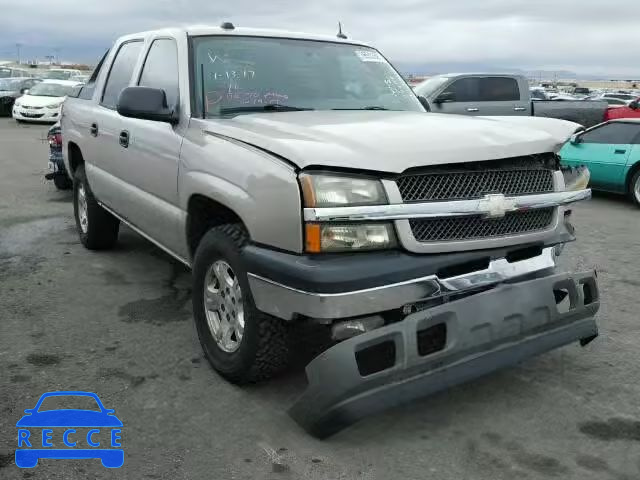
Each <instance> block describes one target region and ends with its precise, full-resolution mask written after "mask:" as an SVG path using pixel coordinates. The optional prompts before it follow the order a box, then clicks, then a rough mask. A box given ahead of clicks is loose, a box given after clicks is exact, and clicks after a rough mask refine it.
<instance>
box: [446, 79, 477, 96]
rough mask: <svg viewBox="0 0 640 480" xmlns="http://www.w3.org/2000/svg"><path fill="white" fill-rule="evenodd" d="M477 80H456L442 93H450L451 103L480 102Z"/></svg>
mask: <svg viewBox="0 0 640 480" xmlns="http://www.w3.org/2000/svg"><path fill="white" fill-rule="evenodd" d="M479 80H480V79H479V78H476V77H469V78H461V79H460V80H456V81H455V82H453V83H452V84H451V85H449V86H448V87H447V88H445V89H444V92H447V93H449V92H450V93H451V94H452V99H451V101H453V102H477V101H478V100H480V90H479V84H480V82H479Z"/></svg>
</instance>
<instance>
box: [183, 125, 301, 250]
mask: <svg viewBox="0 0 640 480" xmlns="http://www.w3.org/2000/svg"><path fill="white" fill-rule="evenodd" d="M202 140H203V138H202V137H201V138H199V141H198V143H195V142H191V141H190V139H189V138H188V137H187V138H185V142H184V144H183V149H182V154H181V165H180V168H181V172H180V175H179V180H178V182H179V183H178V192H179V198H180V206H181V208H182V209H183V210H185V211H186V210H187V209H188V204H189V199H190V198H191V197H192V196H193V195H203V196H205V197H207V198H210V199H211V200H214V201H216V202H218V203H220V204H222V205H224V206H225V207H227V208H229V209H231V210H232V211H234V212H235V213H236V214H237V215H238V216H239V217H240V218H241V219H242V221H243V222H244V224H245V227H246V228H247V230H248V232H249V235H250V236H251V240H252V241H254V242H256V243H261V244H264V245H267V246H270V247H274V248H278V249H282V250H287V251H291V252H301V251H302V247H303V241H302V210H301V199H300V191H299V187H298V183H297V177H296V172H295V171H294V169H293V168H292V167H291V166H289V165H287V164H285V163H284V162H282V161H280V160H278V159H276V158H273V157H271V156H269V154H268V153H266V152H261V151H257V150H254V149H250V148H245V147H243V146H241V145H236V144H232V143H231V142H228V141H226V140H224V139H221V138H216V137H212V136H208V135H205V136H204V142H203V141H202Z"/></svg>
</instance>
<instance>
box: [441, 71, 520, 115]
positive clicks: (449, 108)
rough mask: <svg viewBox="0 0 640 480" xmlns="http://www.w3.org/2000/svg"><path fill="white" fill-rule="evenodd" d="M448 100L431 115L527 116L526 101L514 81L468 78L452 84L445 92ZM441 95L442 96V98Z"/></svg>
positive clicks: (497, 78)
mask: <svg viewBox="0 0 640 480" xmlns="http://www.w3.org/2000/svg"><path fill="white" fill-rule="evenodd" d="M443 93H444V95H445V96H446V97H449V100H447V101H445V102H443V103H440V104H439V105H440V108H435V109H434V111H436V112H437V111H441V113H458V114H462V115H490V116H491V115H492V116H496V115H509V116H513V115H528V114H529V112H528V97H527V96H526V95H524V97H525V98H524V99H523V98H522V97H523V95H522V93H521V92H520V87H519V85H518V81H517V79H515V78H513V77H506V76H486V77H480V76H471V77H462V78H458V79H457V80H454V81H453V82H452V83H451V84H450V85H449V86H448V87H447V88H445V90H444V92H443ZM441 95H442V94H441Z"/></svg>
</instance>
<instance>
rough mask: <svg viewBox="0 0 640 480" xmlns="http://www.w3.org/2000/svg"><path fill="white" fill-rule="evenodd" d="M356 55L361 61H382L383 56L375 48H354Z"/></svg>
mask: <svg viewBox="0 0 640 480" xmlns="http://www.w3.org/2000/svg"><path fill="white" fill-rule="evenodd" d="M355 53H356V55H357V56H358V58H359V59H360V60H362V61H363V62H379V63H384V58H382V55H380V54H379V53H378V52H376V51H375V50H356V51H355Z"/></svg>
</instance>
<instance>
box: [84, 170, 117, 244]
mask: <svg viewBox="0 0 640 480" xmlns="http://www.w3.org/2000/svg"><path fill="white" fill-rule="evenodd" d="M81 187H83V188H84V192H85V198H86V203H87V220H88V221H87V229H86V232H85V231H83V229H82V227H81V225H80V218H79V211H78V192H79V190H80V188H81ZM73 215H74V217H75V219H76V228H77V229H78V235H80V241H81V242H82V245H84V246H85V247H86V248H88V249H89V250H107V249H109V248H112V247H113V246H114V245H115V243H116V241H117V240H118V231H119V230H120V220H118V219H117V218H115V217H114V216H113V215H111V214H110V213H109V212H107V211H106V210H105V209H104V208H102V207H101V206H100V205H98V202H97V201H96V199H95V197H94V196H93V193H92V192H91V188H90V187H89V182H87V176H86V174H85V171H84V165H80V166H78V167H77V168H76V171H75V172H74V175H73Z"/></svg>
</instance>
